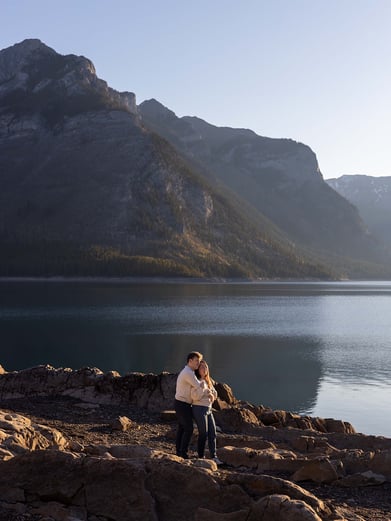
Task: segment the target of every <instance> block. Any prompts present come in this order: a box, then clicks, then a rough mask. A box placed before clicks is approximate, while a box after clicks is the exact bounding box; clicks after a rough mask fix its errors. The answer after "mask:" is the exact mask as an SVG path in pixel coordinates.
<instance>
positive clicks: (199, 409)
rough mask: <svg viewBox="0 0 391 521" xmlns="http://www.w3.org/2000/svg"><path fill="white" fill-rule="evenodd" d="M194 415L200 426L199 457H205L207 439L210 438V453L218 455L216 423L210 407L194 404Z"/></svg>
mask: <svg viewBox="0 0 391 521" xmlns="http://www.w3.org/2000/svg"><path fill="white" fill-rule="evenodd" d="M192 409H193V416H194V419H195V421H196V424H197V428H198V447H197V448H198V457H199V458H203V457H204V452H205V444H206V439H208V446H209V454H210V457H211V458H214V457H216V424H215V419H214V417H213V414H212V411H211V409H210V407H204V406H202V405H193V407H192Z"/></svg>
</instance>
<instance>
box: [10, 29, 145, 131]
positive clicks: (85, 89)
mask: <svg viewBox="0 0 391 521" xmlns="http://www.w3.org/2000/svg"><path fill="white" fill-rule="evenodd" d="M21 99H23V100H24V101H23V106H24V107H25V109H26V112H29V113H30V114H34V113H35V114H41V115H43V116H44V118H45V119H46V120H47V121H49V122H50V124H54V123H56V122H60V121H61V120H62V118H63V117H65V116H69V115H74V114H77V113H80V112H88V111H90V110H101V109H103V110H104V109H109V110H112V109H114V110H123V111H126V112H128V113H131V114H133V115H136V114H137V107H136V98H135V95H134V94H133V93H132V92H123V93H120V92H117V91H115V90H114V89H111V88H110V87H109V86H108V85H107V83H106V82H105V81H103V80H101V79H100V78H98V77H97V74H96V70H95V67H94V64H93V63H92V61H91V60H89V59H88V58H85V57H84V56H76V55H74V54H67V55H62V54H59V53H57V52H56V51H54V50H53V49H51V48H50V47H48V46H47V45H45V44H44V43H42V42H41V40H39V39H27V40H23V41H22V42H20V43H17V44H15V45H13V46H12V47H8V48H6V49H3V50H2V51H0V103H1V104H2V106H3V107H4V109H3V110H5V109H6V110H8V111H9V112H14V111H15V110H16V111H17V110H18V109H17V107H18V105H19V104H20V100H21Z"/></svg>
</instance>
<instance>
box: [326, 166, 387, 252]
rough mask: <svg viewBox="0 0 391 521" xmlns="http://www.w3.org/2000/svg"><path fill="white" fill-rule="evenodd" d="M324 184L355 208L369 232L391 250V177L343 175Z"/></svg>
mask: <svg viewBox="0 0 391 521" xmlns="http://www.w3.org/2000/svg"><path fill="white" fill-rule="evenodd" d="M326 182H327V184H328V185H329V186H331V188H333V189H334V190H335V191H336V192H338V193H339V194H340V195H342V197H345V199H347V200H348V201H350V202H351V203H352V204H354V205H355V206H356V207H357V209H358V211H359V212H360V215H361V216H362V218H363V219H364V221H365V223H366V224H367V225H368V228H369V230H370V231H371V232H372V233H373V234H374V235H376V236H378V237H379V238H380V239H381V240H382V241H384V242H385V243H386V244H387V245H388V247H389V248H391V177H371V176H367V175H343V176H341V177H339V178H337V179H327V180H326Z"/></svg>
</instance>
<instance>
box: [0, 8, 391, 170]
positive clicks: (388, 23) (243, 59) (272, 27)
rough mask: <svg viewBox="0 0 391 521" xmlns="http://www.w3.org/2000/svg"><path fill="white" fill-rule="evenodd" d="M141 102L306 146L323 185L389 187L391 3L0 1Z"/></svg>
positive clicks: (12, 19)
mask: <svg viewBox="0 0 391 521" xmlns="http://www.w3.org/2000/svg"><path fill="white" fill-rule="evenodd" d="M0 13H1V24H0V26H1V31H0V49H4V48H6V47H9V46H11V45H13V44H15V43H17V42H21V41H22V40H24V39H26V38H39V39H40V40H41V41H42V42H44V43H45V44H46V45H48V46H49V47H52V48H53V49H55V50H56V51H57V52H58V53H60V54H76V55H83V56H86V57H87V58H89V59H90V60H91V61H92V62H93V63H94V65H95V68H96V71H97V74H98V76H99V77H100V78H102V79H104V80H106V81H107V83H108V84H109V85H110V86H111V87H113V88H114V89H116V90H119V91H131V92H134V93H135V94H136V99H137V103H141V102H142V101H144V100H146V99H151V98H155V99H157V100H158V101H160V102H161V103H163V105H165V106H166V107H168V108H170V109H171V110H173V111H174V112H175V113H176V114H177V116H186V115H188V116H198V117H200V118H202V119H204V120H206V121H208V122H209V123H211V124H213V125H217V126H229V127H236V128H249V129H251V130H254V131H255V132H256V133H257V134H259V135H262V136H268V137H277V138H281V137H282V138H290V139H293V140H295V141H300V142H302V143H305V144H307V145H309V146H310V147H311V148H312V150H313V151H314V152H315V154H316V155H317V158H318V162H319V167H320V170H321V172H322V174H323V176H324V178H332V177H339V176H341V175H343V174H366V175H371V176H391V154H390V153H389V140H390V136H391V31H390V27H391V0H240V1H239V0H142V1H138V0H110V1H108V0H67V1H66V2H64V0H61V1H58V0H0Z"/></svg>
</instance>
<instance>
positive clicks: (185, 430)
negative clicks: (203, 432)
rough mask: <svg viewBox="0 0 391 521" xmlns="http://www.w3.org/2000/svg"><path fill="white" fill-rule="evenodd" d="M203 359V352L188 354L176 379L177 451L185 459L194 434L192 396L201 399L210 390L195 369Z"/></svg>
mask: <svg viewBox="0 0 391 521" xmlns="http://www.w3.org/2000/svg"><path fill="white" fill-rule="evenodd" d="M201 360H202V354H201V353H199V352H198V351H192V352H191V353H189V354H188V355H187V360H186V362H187V363H186V365H185V367H184V368H183V369H182V371H181V372H180V373H179V375H178V378H177V381H176V392H175V412H176V415H177V418H178V430H177V436H176V442H175V444H176V453H177V456H181V457H182V458H184V459H188V458H189V456H188V450H189V445H190V440H191V436H192V434H193V414H192V410H191V403H192V396H193V398H194V399H201V398H202V397H203V396H205V395H208V393H210V391H209V390H208V389H203V388H202V387H201V384H200V381H199V380H198V379H197V377H196V375H195V374H194V371H196V370H197V369H198V367H199V365H200V362H201Z"/></svg>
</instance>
